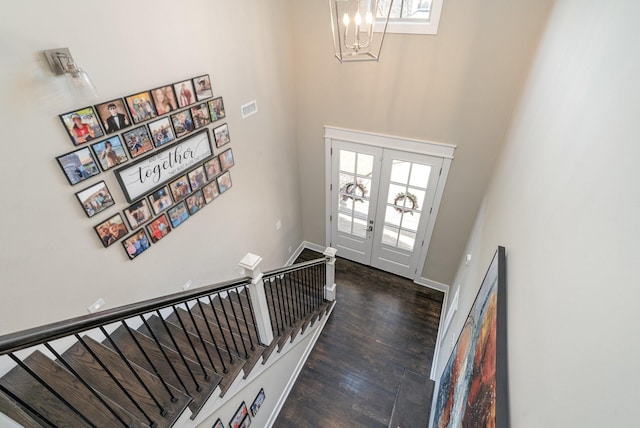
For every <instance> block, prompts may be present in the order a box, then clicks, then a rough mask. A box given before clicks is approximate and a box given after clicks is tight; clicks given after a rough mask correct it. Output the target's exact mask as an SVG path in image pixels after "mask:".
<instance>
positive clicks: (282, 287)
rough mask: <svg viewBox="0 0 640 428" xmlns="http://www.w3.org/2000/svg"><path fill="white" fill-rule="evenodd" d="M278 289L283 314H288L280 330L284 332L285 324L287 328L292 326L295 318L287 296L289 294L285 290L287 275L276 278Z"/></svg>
mask: <svg viewBox="0 0 640 428" xmlns="http://www.w3.org/2000/svg"><path fill="white" fill-rule="evenodd" d="M277 283H278V288H277V289H276V290H277V291H278V292H280V296H281V297H280V301H281V302H282V307H283V308H284V311H285V314H288V316H289V317H288V322H286V323H285V324H284V325H283V326H282V329H283V330H285V329H286V328H287V324H288V325H289V327H291V326H293V320H294V319H295V317H296V308H295V306H293V305H292V304H291V302H290V298H289V295H290V293H289V292H288V290H287V275H286V274H285V275H282V276H279V277H278V278H277Z"/></svg>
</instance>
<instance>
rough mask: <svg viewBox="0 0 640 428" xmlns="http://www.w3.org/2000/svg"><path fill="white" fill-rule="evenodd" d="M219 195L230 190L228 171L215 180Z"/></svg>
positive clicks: (229, 174)
mask: <svg viewBox="0 0 640 428" xmlns="http://www.w3.org/2000/svg"><path fill="white" fill-rule="evenodd" d="M216 181H217V182H218V189H219V190H220V193H224V192H226V191H227V190H229V189H230V188H231V173H230V172H229V171H227V172H225V173H224V174H222V175H221V176H220V177H218V178H216Z"/></svg>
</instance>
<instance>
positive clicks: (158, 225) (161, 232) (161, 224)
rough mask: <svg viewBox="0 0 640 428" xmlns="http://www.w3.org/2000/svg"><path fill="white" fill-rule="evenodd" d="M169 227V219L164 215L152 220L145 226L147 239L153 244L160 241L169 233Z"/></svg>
mask: <svg viewBox="0 0 640 428" xmlns="http://www.w3.org/2000/svg"><path fill="white" fill-rule="evenodd" d="M171 230H172V229H171V225H170V224H169V218H168V217H167V215H166V214H162V215H161V216H159V217H156V218H155V219H153V221H152V222H151V223H149V224H148V225H147V232H148V233H149V238H150V239H151V242H152V243H153V244H155V243H157V242H158V241H160V240H161V239H162V238H164V237H165V236H167V235H168V234H169V233H171Z"/></svg>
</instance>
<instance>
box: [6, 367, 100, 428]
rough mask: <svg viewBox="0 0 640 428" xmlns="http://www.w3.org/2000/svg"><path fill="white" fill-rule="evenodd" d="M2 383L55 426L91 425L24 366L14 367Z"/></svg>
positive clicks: (71, 427) (70, 427) (74, 426)
mask: <svg viewBox="0 0 640 428" xmlns="http://www.w3.org/2000/svg"><path fill="white" fill-rule="evenodd" d="M0 384H2V386H4V387H5V388H7V389H8V390H9V391H11V392H12V393H13V394H15V395H16V396H17V397H19V398H20V399H21V400H22V401H24V402H25V403H27V404H28V405H29V406H31V407H32V408H33V409H34V410H35V411H37V412H38V413H40V414H41V415H42V416H43V417H44V418H45V419H46V420H48V421H50V422H51V423H52V424H54V425H55V426H58V427H61V428H62V427H69V428H76V427H88V426H90V425H89V424H87V422H85V421H84V420H83V419H82V418H81V417H80V416H78V415H76V414H75V413H74V412H73V411H72V410H71V409H69V408H68V407H67V406H66V405H65V404H64V403H62V402H61V401H60V400H59V399H58V398H56V397H55V395H53V394H52V393H51V392H49V391H48V390H47V389H46V388H45V387H44V386H43V385H42V384H40V383H39V382H38V381H37V380H35V379H34V378H33V377H32V376H31V375H30V374H29V373H28V372H27V371H25V370H24V369H23V368H22V367H19V366H16V367H14V368H12V369H11V370H10V371H9V372H8V373H7V374H5V375H4V376H3V377H2V378H1V379H0Z"/></svg>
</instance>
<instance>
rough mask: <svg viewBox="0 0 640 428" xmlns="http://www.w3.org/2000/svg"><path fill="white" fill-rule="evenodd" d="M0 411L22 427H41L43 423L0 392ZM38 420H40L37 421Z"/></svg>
mask: <svg viewBox="0 0 640 428" xmlns="http://www.w3.org/2000/svg"><path fill="white" fill-rule="evenodd" d="M0 413H4V414H5V415H7V416H9V417H10V418H11V419H13V420H14V421H15V422H17V423H19V424H20V425H22V426H23V427H24V428H41V427H42V426H44V425H45V423H44V422H42V421H41V420H40V418H38V417H37V416H36V415H33V414H31V412H29V411H28V410H27V409H25V408H23V407H22V406H21V405H20V404H19V403H17V402H15V401H14V400H12V399H11V398H9V397H7V396H6V395H5V394H3V393H2V392H0ZM39 421H40V422H39Z"/></svg>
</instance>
